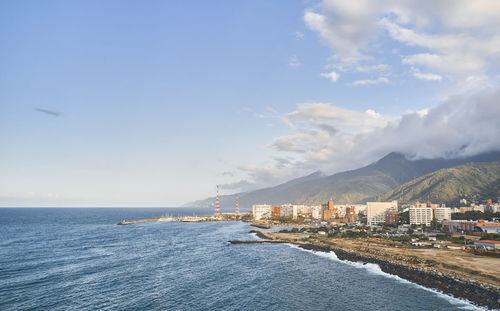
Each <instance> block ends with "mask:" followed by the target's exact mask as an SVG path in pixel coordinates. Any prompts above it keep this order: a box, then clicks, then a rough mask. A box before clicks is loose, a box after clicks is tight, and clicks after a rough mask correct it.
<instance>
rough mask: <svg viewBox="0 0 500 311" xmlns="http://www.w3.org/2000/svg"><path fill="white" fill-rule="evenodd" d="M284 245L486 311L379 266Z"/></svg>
mask: <svg viewBox="0 0 500 311" xmlns="http://www.w3.org/2000/svg"><path fill="white" fill-rule="evenodd" d="M286 245H288V246H290V247H291V248H296V249H299V250H301V251H304V252H308V253H312V254H315V255H317V256H319V257H323V258H327V259H330V260H333V261H336V262H340V263H343V264H347V265H350V266H352V267H355V268H358V269H364V270H366V271H367V272H368V273H371V274H375V275H381V276H384V277H387V278H391V279H394V280H396V281H398V282H401V283H405V284H411V285H413V286H417V287H419V288H422V289H424V290H426V291H428V292H431V293H433V294H435V295H437V296H438V297H440V298H443V299H445V300H447V301H448V302H450V303H452V304H454V305H461V307H460V309H463V310H488V309H487V308H483V307H480V306H477V305H475V304H473V303H472V302H471V301H470V300H467V299H465V298H457V297H454V296H451V295H448V294H445V293H443V292H441V291H439V290H436V289H433V288H428V287H425V286H422V285H419V284H417V283H413V282H410V281H408V280H405V279H403V278H401V277H399V276H397V275H394V274H390V273H387V272H384V271H382V269H380V266H379V265H377V264H374V263H365V262H361V261H358V262H354V261H349V260H341V259H339V258H338V257H337V255H336V254H335V252H333V251H331V252H328V253H327V252H319V251H314V250H308V249H304V248H302V247H299V246H297V245H295V244H290V243H286Z"/></svg>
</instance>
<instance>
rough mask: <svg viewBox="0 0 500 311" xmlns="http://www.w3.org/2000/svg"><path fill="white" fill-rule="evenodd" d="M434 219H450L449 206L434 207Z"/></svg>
mask: <svg viewBox="0 0 500 311" xmlns="http://www.w3.org/2000/svg"><path fill="white" fill-rule="evenodd" d="M434 219H436V220H437V221H438V222H442V221H443V220H451V208H449V207H436V209H435V210H434Z"/></svg>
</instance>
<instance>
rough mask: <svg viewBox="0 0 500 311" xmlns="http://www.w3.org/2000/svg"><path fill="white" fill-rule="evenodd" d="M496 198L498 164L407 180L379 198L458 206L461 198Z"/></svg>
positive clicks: (498, 191)
mask: <svg viewBox="0 0 500 311" xmlns="http://www.w3.org/2000/svg"><path fill="white" fill-rule="evenodd" d="M470 195H478V196H479V197H480V198H482V199H491V198H497V197H500V161H495V162H483V163H468V164H464V165H460V166H456V167H453V168H447V169H441V170H438V171H436V172H433V173H430V174H427V175H424V176H421V177H419V178H416V179H414V180H411V181H409V182H407V183H404V184H403V185H401V186H399V187H398V188H396V189H394V190H392V191H390V192H389V193H387V194H386V195H384V196H382V197H381V198H380V199H381V200H398V201H400V202H403V203H411V202H416V201H420V202H426V201H432V202H438V203H458V201H459V200H460V199H461V198H462V197H465V196H470Z"/></svg>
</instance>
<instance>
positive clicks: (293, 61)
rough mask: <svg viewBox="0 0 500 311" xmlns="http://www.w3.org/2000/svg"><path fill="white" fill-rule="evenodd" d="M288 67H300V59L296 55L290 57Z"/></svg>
mask: <svg viewBox="0 0 500 311" xmlns="http://www.w3.org/2000/svg"><path fill="white" fill-rule="evenodd" d="M288 66H289V67H300V61H299V58H298V57H297V56H296V55H292V56H290V59H289V60H288Z"/></svg>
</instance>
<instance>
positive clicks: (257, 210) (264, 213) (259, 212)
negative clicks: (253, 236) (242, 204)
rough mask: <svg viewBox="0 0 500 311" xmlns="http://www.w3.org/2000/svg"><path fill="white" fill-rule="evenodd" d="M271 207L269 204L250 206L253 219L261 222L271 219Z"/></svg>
mask: <svg viewBox="0 0 500 311" xmlns="http://www.w3.org/2000/svg"><path fill="white" fill-rule="evenodd" d="M271 209H272V207H271V205H269V204H256V205H253V206H252V214H253V219H255V220H261V219H267V218H270V217H271Z"/></svg>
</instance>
